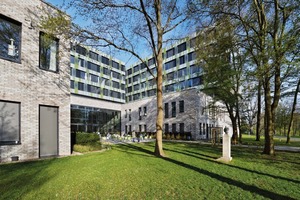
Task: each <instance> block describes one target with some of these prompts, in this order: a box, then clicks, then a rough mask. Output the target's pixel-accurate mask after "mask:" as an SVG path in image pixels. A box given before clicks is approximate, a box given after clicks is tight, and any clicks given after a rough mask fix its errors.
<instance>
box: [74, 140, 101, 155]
mask: <svg viewBox="0 0 300 200" xmlns="http://www.w3.org/2000/svg"><path fill="white" fill-rule="evenodd" d="M101 149H102V145H101V143H100V142H94V143H92V144H75V145H74V151H76V152H80V153H86V152H90V151H99V150H101Z"/></svg>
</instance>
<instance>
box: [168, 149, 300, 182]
mask: <svg viewBox="0 0 300 200" xmlns="http://www.w3.org/2000/svg"><path fill="white" fill-rule="evenodd" d="M168 151H173V152H175V153H180V154H183V155H186V156H191V157H194V158H198V159H201V160H205V161H208V162H212V163H215V164H219V165H226V166H228V167H231V168H235V169H239V170H243V171H246V172H250V173H256V174H259V175H263V176H269V177H271V178H276V179H281V180H285V181H289V182H293V183H296V184H299V183H300V181H298V180H293V179H289V178H286V177H281V176H275V175H273V174H267V173H264V172H259V171H256V170H251V169H247V168H243V167H239V166H235V165H228V164H225V163H222V162H217V161H216V160H211V159H207V158H203V157H199V156H196V155H200V156H204V157H207V156H206V155H204V154H201V153H195V152H192V151H189V150H185V152H181V151H176V150H173V149H168ZM186 152H188V153H186ZM193 154H196V155H193ZM212 158H213V157H212ZM213 159H217V158H213Z"/></svg>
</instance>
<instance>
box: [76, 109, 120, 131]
mask: <svg viewBox="0 0 300 200" xmlns="http://www.w3.org/2000/svg"><path fill="white" fill-rule="evenodd" d="M71 131H72V132H78V131H80V132H88V133H92V132H100V133H101V134H107V133H111V134H113V133H120V131H121V112H120V111H115V110H109V109H101V108H93V107H86V106H78V105H71Z"/></svg>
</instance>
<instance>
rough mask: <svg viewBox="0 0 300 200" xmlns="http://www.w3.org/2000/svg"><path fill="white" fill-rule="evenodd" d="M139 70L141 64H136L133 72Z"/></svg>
mask: <svg viewBox="0 0 300 200" xmlns="http://www.w3.org/2000/svg"><path fill="white" fill-rule="evenodd" d="M139 70H140V68H139V65H137V66H135V67H134V68H133V73H134V72H137V71H139Z"/></svg>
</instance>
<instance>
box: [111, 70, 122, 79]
mask: <svg viewBox="0 0 300 200" xmlns="http://www.w3.org/2000/svg"><path fill="white" fill-rule="evenodd" d="M112 77H114V78H116V79H120V78H121V74H119V73H118V72H114V71H112Z"/></svg>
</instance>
